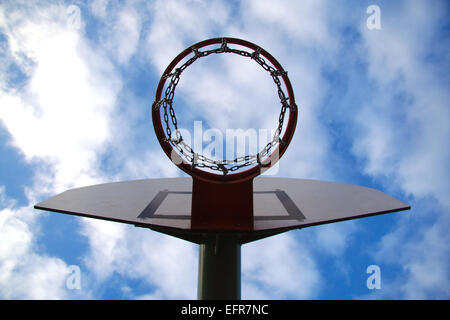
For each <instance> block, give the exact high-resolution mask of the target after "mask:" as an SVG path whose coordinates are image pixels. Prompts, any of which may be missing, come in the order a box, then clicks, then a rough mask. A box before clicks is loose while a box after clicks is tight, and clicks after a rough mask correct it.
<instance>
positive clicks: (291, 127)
mask: <svg viewBox="0 0 450 320" xmlns="http://www.w3.org/2000/svg"><path fill="white" fill-rule="evenodd" d="M224 40H225V41H226V43H227V44H228V43H230V44H236V45H240V46H243V47H247V48H249V49H252V50H254V51H256V50H260V55H262V56H263V57H264V58H266V59H267V60H268V61H269V62H270V63H271V64H272V65H273V66H274V68H276V70H278V71H284V69H283V67H282V66H281V65H280V63H279V62H278V61H277V60H276V59H275V58H274V57H273V56H272V55H271V54H270V53H268V52H267V51H265V50H264V49H262V48H261V47H259V46H257V45H255V44H253V43H251V42H248V41H246V40H242V39H236V38H212V39H208V40H204V41H201V42H198V43H196V44H194V45H193V46H191V47H189V48H187V49H185V50H184V51H182V52H181V53H180V54H179V55H178V56H176V57H175V59H173V60H172V62H171V63H170V64H169V65H168V66H167V68H166V70H165V71H164V73H163V75H162V76H161V79H160V81H159V84H158V87H157V89H156V95H155V102H154V103H153V106H152V120H153V127H154V129H155V133H156V136H157V138H158V141H159V143H160V145H161V147H162V148H163V150H164V152H165V154H166V155H167V156H168V157H169V159H171V160H172V158H171V155H172V151H173V147H172V145H171V144H170V142H168V141H167V139H166V134H165V132H164V128H163V125H162V122H161V114H160V109H159V108H154V107H155V104H156V103H157V102H158V101H160V100H161V95H162V93H163V89H164V85H165V83H166V80H167V79H168V78H167V77H165V75H168V74H170V73H171V72H172V70H173V69H174V68H175V67H176V66H177V65H178V63H179V62H180V61H181V60H183V59H184V58H185V57H187V56H188V55H189V54H191V53H192V52H193V51H194V48H195V49H200V48H203V47H206V46H209V45H213V44H221V43H222V42H223V41H224ZM281 78H282V80H283V82H284V85H285V87H286V90H287V95H288V98H289V105H291V106H295V108H293V109H290V110H289V118H288V123H287V125H286V130H285V132H284V135H283V137H282V141H283V143H282V144H281V143H278V144H277V145H276V148H275V149H274V150H273V151H272V153H271V154H270V155H269V156H268V157H267V158H266V159H265V161H264V164H265V165H264V164H263V165H264V166H265V168H268V167H270V166H273V165H274V164H275V163H276V162H277V161H278V160H279V159H280V158H281V157H282V155H283V154H284V152H285V151H286V149H287V147H288V146H289V143H290V142H291V140H292V137H293V135H294V131H295V127H296V125H297V114H298V110H297V108H296V104H295V98H294V91H293V89H292V86H291V82H290V81H289V78H288V76H287V73H283V74H282V75H281ZM274 155H276V156H274ZM175 164H176V165H177V166H178V167H179V168H180V169H181V170H183V171H184V172H186V173H187V174H189V175H190V176H192V177H193V178H197V179H201V180H204V181H208V182H212V183H236V182H242V181H245V180H249V179H252V178H254V177H256V176H258V175H259V174H261V167H260V165H255V166H254V167H251V168H249V169H247V170H245V171H241V172H237V173H230V174H226V175H220V174H215V173H211V172H207V171H203V170H200V169H198V168H195V167H194V168H192V164H191V163H188V162H186V161H185V160H184V159H182V161H180V163H175Z"/></svg>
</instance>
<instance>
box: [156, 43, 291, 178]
mask: <svg viewBox="0 0 450 320" xmlns="http://www.w3.org/2000/svg"><path fill="white" fill-rule="evenodd" d="M191 49H192V52H193V53H194V56H193V57H191V58H189V59H188V60H187V61H186V62H184V63H183V64H182V65H181V66H180V67H179V68H176V69H175V70H174V71H173V72H171V73H169V74H165V75H163V78H164V79H168V78H170V83H169V85H168V86H167V88H166V90H165V93H164V98H162V99H161V100H160V101H157V102H156V103H155V108H157V109H158V108H159V109H161V106H162V109H163V114H164V115H163V118H164V123H165V126H166V135H167V138H166V140H167V141H169V142H170V144H171V145H172V146H173V147H174V148H175V149H176V150H177V151H178V153H179V154H180V155H181V156H183V157H184V158H185V159H186V160H187V161H188V162H189V163H191V165H192V168H195V167H197V168H208V169H210V170H216V171H221V172H222V174H223V175H226V174H228V172H234V171H237V170H239V169H241V168H243V167H248V166H252V165H255V164H258V165H260V166H261V159H262V158H264V157H265V156H267V155H268V154H269V153H270V150H271V149H272V148H274V147H275V146H276V145H277V144H282V145H283V144H285V142H284V141H283V140H282V139H281V138H280V135H281V132H282V130H283V124H284V117H285V113H286V110H287V109H288V108H289V109H290V110H292V111H293V110H295V109H296V106H295V105H289V103H288V100H289V98H287V97H286V95H285V93H284V91H283V89H282V87H281V81H280V77H282V76H285V75H287V71H284V70H277V69H275V68H274V67H272V66H271V65H269V64H267V62H266V61H265V60H264V58H263V57H261V48H257V49H256V50H255V51H254V52H252V53H250V52H248V51H245V50H239V49H235V48H230V47H228V44H227V41H226V39H222V43H221V46H220V47H219V48H216V49H211V50H204V51H200V50H199V49H197V48H195V47H192V48H191ZM213 53H214V54H220V53H234V54H237V55H240V56H243V57H248V58H251V59H252V60H255V61H256V63H258V64H259V65H260V66H261V67H262V68H263V69H264V70H265V71H267V72H269V73H270V76H271V77H272V79H273V81H274V83H275V85H276V86H277V91H278V98H279V99H280V103H281V110H280V115H279V117H278V127H277V129H276V130H275V133H274V136H273V138H272V141H270V142H269V143H267V145H266V146H265V147H264V148H263V149H262V150H261V151H260V152H259V153H257V154H254V155H246V156H241V157H236V158H235V159H234V160H213V159H210V158H208V157H206V156H204V155H202V154H197V153H195V152H194V150H193V149H192V148H191V147H190V146H189V145H187V144H186V143H185V142H184V141H183V137H182V136H181V133H180V131H179V130H178V121H177V117H176V115H175V111H174V109H173V98H174V96H175V89H176V87H177V85H178V83H179V81H180V75H181V73H182V72H183V71H184V70H186V68H187V67H188V66H190V65H191V64H192V63H194V62H195V61H196V60H197V59H199V58H202V57H206V56H209V55H210V54H213ZM167 109H169V111H168V112H167ZM169 116H170V121H171V122H172V125H173V128H174V130H175V135H176V138H173V137H172V129H171V128H170V124H169ZM227 166H229V167H227Z"/></svg>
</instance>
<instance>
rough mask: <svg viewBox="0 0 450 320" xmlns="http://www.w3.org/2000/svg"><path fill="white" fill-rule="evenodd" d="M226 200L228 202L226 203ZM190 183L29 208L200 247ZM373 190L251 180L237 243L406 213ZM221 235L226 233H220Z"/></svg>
mask: <svg viewBox="0 0 450 320" xmlns="http://www.w3.org/2000/svg"><path fill="white" fill-rule="evenodd" d="M231 201H232V200H231ZM191 202H192V178H190V177H189V178H164V179H144V180H134V181H125V182H114V183H106V184H99V185H93V186H88V187H82V188H76V189H72V190H68V191H65V192H63V193H61V194H58V195H56V196H54V197H52V198H50V199H48V200H46V201H43V202H41V203H39V204H37V205H36V206H35V208H36V209H41V210H47V211H55V212H61V213H67V214H72V215H78V216H83V217H91V218H97V219H104V220H110V221H116V222H123V223H128V224H133V225H135V226H139V227H146V228H150V229H154V230H157V231H160V232H164V233H167V234H171V235H175V236H177V237H181V238H184V239H186V240H189V241H192V242H196V243H200V242H201V236H202V234H205V233H208V232H214V231H217V230H211V228H210V227H209V226H208V225H205V229H204V230H192V229H191ZM409 208H410V207H409V205H407V204H405V203H403V202H401V201H399V200H397V199H394V198H392V197H390V196H389V195H387V194H385V193H383V192H380V191H378V190H374V189H370V188H366V187H360V186H355V185H349V184H343V183H336V182H325V181H317V180H306V179H290V178H268V177H259V178H256V179H254V181H253V230H250V231H246V232H241V233H242V243H244V242H248V241H252V240H256V239H259V238H263V237H265V236H270V235H273V234H277V233H280V232H284V231H287V230H290V229H297V228H305V227H309V226H314V225H319V224H325V223H330V222H337V221H342V220H348V219H355V218H362V217H367V216H371V215H377V214H382V213H388V212H394V211H401V210H407V209H409ZM220 231H222V232H226V231H227V230H220Z"/></svg>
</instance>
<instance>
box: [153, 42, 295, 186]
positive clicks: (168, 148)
mask: <svg viewBox="0 0 450 320" xmlns="http://www.w3.org/2000/svg"><path fill="white" fill-rule="evenodd" d="M229 45H233V47H230V46H229ZM205 47H212V48H210V49H208V48H206V49H203V48H205ZM235 47H236V48H235ZM242 47H243V48H247V49H251V51H246V50H242V49H241V48H242ZM200 49H203V50H200ZM221 53H232V54H236V55H239V56H242V57H243V58H247V59H249V61H250V60H253V61H255V62H256V63H258V64H259V65H260V66H261V67H262V68H263V69H264V70H265V71H267V72H268V74H269V75H270V76H271V77H272V79H273V81H274V83H275V86H276V89H277V94H278V98H279V101H280V104H281V108H280V114H279V117H278V124H277V127H276V130H275V132H274V135H273V137H272V140H271V141H270V142H269V143H267V144H266V145H265V147H264V148H263V149H262V150H260V151H259V152H257V153H256V154H250V155H245V156H240V157H235V158H234V159H225V160H213V159H210V158H208V157H207V156H205V155H203V154H202V153H201V152H198V151H197V150H193V148H192V147H191V146H190V145H188V144H187V143H186V141H185V140H184V139H183V136H182V134H181V133H180V130H179V128H178V121H177V117H176V115H175V109H174V103H173V101H174V96H175V89H176V87H177V85H178V82H179V81H180V76H181V75H182V73H183V72H184V71H185V70H186V68H188V67H189V66H190V65H191V64H193V63H194V62H195V61H197V60H198V59H200V58H203V57H207V56H209V55H211V54H221ZM189 56H190V57H189ZM185 58H187V59H185ZM183 59H185V60H184V62H183V63H182V61H183ZM166 82H167V84H166ZM283 84H284V86H283ZM283 87H284V88H283ZM285 90H286V92H287V95H286V93H285ZM287 113H288V114H289V115H288V116H286V114H287ZM297 113H298V110H297V106H296V104H295V99H294V92H293V90H292V86H291V83H290V81H289V78H288V75H287V72H286V71H285V70H284V69H283V67H282V66H281V65H280V63H279V62H278V61H277V60H276V59H275V58H274V57H273V56H272V55H270V54H269V53H268V52H267V51H265V50H264V49H262V48H260V47H259V46H257V45H255V44H253V43H251V42H248V41H245V40H241V39H235V38H213V39H209V40H205V41H201V42H199V43H197V44H194V45H193V46H191V47H189V48H187V49H186V50H184V51H183V52H181V53H180V54H179V55H178V56H177V57H176V58H175V59H174V60H173V61H172V62H171V63H170V64H169V66H168V67H167V68H166V70H165V71H164V73H163V75H162V77H161V79H160V81H159V84H158V87H157V90H156V96H155V101H154V103H153V106H152V118H153V126H154V129H155V132H156V136H157V138H158V140H159V143H160V144H161V147H162V148H163V150H164V152H165V153H166V155H167V156H168V157H169V158H170V159H171V160H172V162H174V163H175V164H176V165H177V166H178V167H179V168H180V169H181V170H183V171H184V172H186V173H187V174H189V175H191V176H192V177H193V178H197V179H200V180H203V181H208V182H213V183H234V182H239V181H244V180H249V179H252V178H254V177H256V176H258V175H259V174H261V172H262V171H265V170H267V169H268V168H270V167H272V166H273V165H274V164H275V163H276V162H277V161H278V160H279V159H280V158H281V156H282V155H283V154H284V152H285V151H286V148H287V147H288V145H289V143H290V141H291V139H292V137H293V134H294V131H295V127H296V123H297ZM285 119H287V121H285ZM286 122H287V123H286ZM284 127H285V129H284ZM283 129H284V132H283Z"/></svg>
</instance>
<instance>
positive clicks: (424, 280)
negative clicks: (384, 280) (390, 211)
mask: <svg viewBox="0 0 450 320" xmlns="http://www.w3.org/2000/svg"><path fill="white" fill-rule="evenodd" d="M384 8H385V9H383V8H382V17H383V18H382V19H383V20H382V23H383V24H382V26H383V27H382V30H377V31H376V32H373V31H370V30H366V29H365V27H364V26H362V29H363V30H362V35H363V40H364V45H365V47H366V49H367V55H368V60H367V61H368V63H369V65H368V70H369V75H370V76H371V78H372V79H373V80H374V81H375V84H376V85H377V89H376V91H375V92H378V94H379V97H378V98H377V99H376V100H375V101H373V102H368V103H367V104H365V105H362V106H360V110H359V111H358V113H357V115H356V117H355V120H356V122H357V123H358V124H359V126H360V131H359V135H358V136H356V137H355V143H354V152H355V154H356V155H357V156H359V157H361V158H364V159H365V160H366V162H365V171H366V173H368V174H370V175H372V176H374V177H377V178H381V179H383V180H384V179H385V181H386V182H387V181H389V184H390V187H392V185H393V186H394V187H396V188H399V189H400V190H402V191H403V192H404V193H406V194H410V195H412V199H415V200H416V201H414V202H413V203H412V207H413V212H411V213H410V214H413V215H414V216H415V215H417V218H409V219H408V218H402V219H400V220H399V221H398V222H399V223H398V225H396V227H395V228H394V230H393V231H392V232H390V233H389V234H387V235H385V236H384V237H383V238H382V240H381V242H380V248H379V250H378V251H377V255H376V256H377V258H378V259H379V261H380V262H384V263H388V264H394V265H398V266H400V267H401V268H402V269H403V274H401V275H399V276H398V278H397V279H395V280H393V281H392V282H393V284H392V285H387V286H386V287H385V290H382V292H379V293H377V294H375V296H376V297H397V298H398V297H404V298H416V299H417V298H418V299H425V298H448V296H449V292H448V290H447V289H443V288H448V286H449V285H448V277H449V272H448V270H449V265H448V253H449V251H448V243H449V241H448V239H446V238H448V236H447V233H446V231H445V230H447V229H446V228H448V224H449V221H450V217H449V213H450V210H449V209H450V202H449V197H448V195H449V191H450V185H449V179H448V177H449V174H450V172H449V166H448V164H449V160H450V151H449V147H448V137H449V135H450V126H449V123H448V119H449V110H448V101H449V100H450V95H449V92H448V88H447V85H446V82H445V81H442V74H441V73H440V72H439V68H442V66H439V65H438V64H435V63H433V60H430V59H428V57H429V55H435V58H436V59H437V60H439V59H441V58H442V57H441V56H440V54H444V53H443V52H440V51H439V46H440V42H439V40H436V39H440V38H441V37H442V34H440V33H441V32H443V31H441V27H442V21H444V20H445V18H446V16H445V13H444V12H445V10H441V9H442V8H440V7H439V5H438V6H437V7H433V8H432V9H431V8H429V7H428V6H426V4H425V3H423V2H414V4H412V3H409V2H402V3H401V4H400V5H399V6H396V7H395V9H394V8H392V7H387V8H386V6H385V7H384ZM430 9H431V10H430ZM399 12H401V14H399ZM405 30H408V32H405ZM444 55H445V54H444ZM393 182H394V184H393ZM430 198H431V199H434V200H435V201H437V202H438V203H439V204H440V205H439V206H435V205H432V202H431V201H430ZM421 203H428V206H427V207H423V205H422V204H421ZM436 207H437V208H436Z"/></svg>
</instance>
